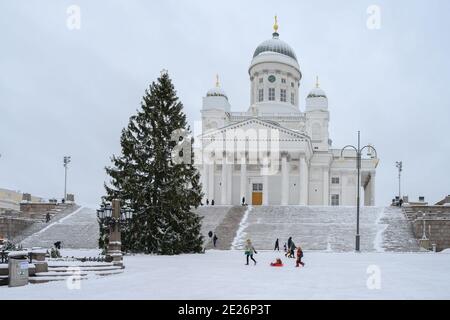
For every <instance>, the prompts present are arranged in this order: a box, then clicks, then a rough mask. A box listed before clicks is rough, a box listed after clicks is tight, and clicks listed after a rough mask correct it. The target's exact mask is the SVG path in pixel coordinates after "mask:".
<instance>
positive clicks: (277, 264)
mask: <svg viewBox="0 0 450 320" xmlns="http://www.w3.org/2000/svg"><path fill="white" fill-rule="evenodd" d="M270 266H271V267H282V266H283V262H282V261H281V259H280V258H277V260H275V262H271V263H270Z"/></svg>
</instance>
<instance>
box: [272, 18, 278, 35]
mask: <svg viewBox="0 0 450 320" xmlns="http://www.w3.org/2000/svg"><path fill="white" fill-rule="evenodd" d="M273 30H274V31H275V32H278V16H277V15H275V24H274V25H273Z"/></svg>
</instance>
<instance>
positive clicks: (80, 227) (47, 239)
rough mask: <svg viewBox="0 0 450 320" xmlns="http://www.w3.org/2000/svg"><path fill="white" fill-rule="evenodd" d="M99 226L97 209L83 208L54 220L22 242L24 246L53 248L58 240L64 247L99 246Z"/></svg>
mask: <svg viewBox="0 0 450 320" xmlns="http://www.w3.org/2000/svg"><path fill="white" fill-rule="evenodd" d="M98 238H99V228H98V222H97V215H96V212H95V210H92V209H88V208H81V209H79V210H76V211H74V212H72V213H70V214H68V215H66V216H64V217H63V218H61V219H59V220H57V221H53V219H52V221H51V222H50V223H49V224H48V225H47V226H46V227H45V228H43V229H41V230H39V231H38V232H36V233H34V234H32V235H31V236H29V237H28V238H26V239H25V240H23V241H22V242H21V244H22V246H23V247H42V248H52V247H53V244H54V243H55V242H57V241H61V242H62V247H63V248H72V249H94V248H98Z"/></svg>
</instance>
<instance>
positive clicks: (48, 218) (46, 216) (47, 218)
mask: <svg viewBox="0 0 450 320" xmlns="http://www.w3.org/2000/svg"><path fill="white" fill-rule="evenodd" d="M45 222H46V223H49V222H50V213H49V212H47V214H46V215H45Z"/></svg>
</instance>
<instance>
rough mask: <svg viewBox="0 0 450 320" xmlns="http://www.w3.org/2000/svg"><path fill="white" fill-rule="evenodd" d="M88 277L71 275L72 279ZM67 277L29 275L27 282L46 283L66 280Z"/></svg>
mask: <svg viewBox="0 0 450 320" xmlns="http://www.w3.org/2000/svg"><path fill="white" fill-rule="evenodd" d="M87 278H88V277H73V278H72V279H73V280H86V279H87ZM67 279H68V277H51V276H48V277H31V278H28V282H29V283H31V284H39V283H47V282H51V281H67Z"/></svg>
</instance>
